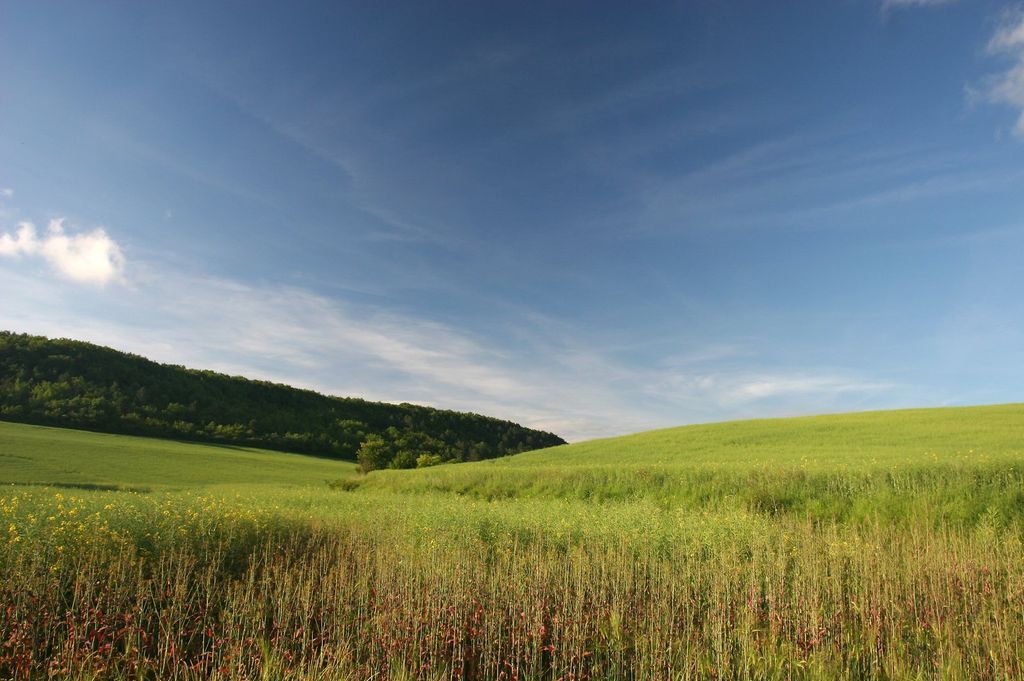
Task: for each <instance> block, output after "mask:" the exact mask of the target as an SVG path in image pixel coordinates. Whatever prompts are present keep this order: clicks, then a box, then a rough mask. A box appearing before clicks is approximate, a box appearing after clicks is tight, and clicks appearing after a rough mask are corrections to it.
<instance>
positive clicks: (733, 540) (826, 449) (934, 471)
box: [0, 405, 1024, 681]
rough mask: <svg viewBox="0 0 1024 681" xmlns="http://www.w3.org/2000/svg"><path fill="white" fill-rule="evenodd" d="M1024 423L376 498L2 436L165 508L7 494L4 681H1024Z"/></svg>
mask: <svg viewBox="0 0 1024 681" xmlns="http://www.w3.org/2000/svg"><path fill="white" fill-rule="evenodd" d="M1022 422H1024V406H1022V405H1001V406H992V407H978V408H967V409H937V410H913V411H894V412H879V413H869V414H846V415H838V416H822V417H810V418H798V419H779V420H772V421H746V422H736V423H726V424H712V425H705V426H692V427H685V428H677V429H670V430H662V431H653V432H649V433H641V434H638V435H634V436H629V437H623V438H614V439H608V440H600V441H592V442H587V443H580V444H577V445H571V446H567V447H562V448H557V449H552V450H548V451H543V452H527V453H524V454H520V455H517V456H513V457H506V458H503V459H497V460H492V461H481V462H476V463H466V464H461V465H459V466H448V465H445V466H436V467H432V468H429V469H426V470H416V471H397V470H396V471H374V472H371V473H370V474H368V475H361V476H356V475H352V472H354V470H355V466H353V465H352V464H346V463H342V462H337V461H326V460H323V459H315V458H312V457H304V456H301V455H289V454H280V453H273V452H255V451H251V450H247V451H238V449H237V448H234V447H224V446H220V447H212V446H209V445H190V444H181V443H173V442H159V441H152V440H145V439H142V438H135V437H127V436H115V435H99V434H95V433H83V432H76V431H66V430H60V429H50V428H42V427H38V426H25V425H16V424H0V455H3V456H0V480H3V479H6V480H11V481H14V482H23V483H31V482H47V483H51V484H54V483H57V484H59V485H62V486H73V487H78V488H82V487H88V486H89V485H98V484H106V485H120V486H123V487H133V486H134V487H138V486H147V487H152V491H151V492H149V493H132V494H128V493H125V492H122V491H110V490H105V489H99V490H92V489H75V490H71V491H69V490H67V489H54V488H53V487H50V488H47V487H40V486H33V485H8V486H3V485H0V612H2V613H6V617H0V638H2V639H3V640H5V641H10V642H12V644H11V645H10V646H8V648H9V650H8V652H7V653H6V654H5V655H0V677H3V678H8V677H11V678H22V677H24V678H36V677H39V678H42V677H46V676H47V675H49V676H51V677H52V676H53V675H54V674H53V670H54V669H58V670H60V669H63V670H65V672H64V675H63V676H61V678H65V677H67V678H71V677H73V678H123V677H124V676H125V675H129V676H130V675H131V673H132V672H133V670H137V669H147V670H155V671H154V675H155V676H156V677H159V678H176V677H178V676H189V677H191V676H203V677H204V678H211V679H229V678H256V677H273V678H281V679H295V680H296V681H303V680H305V679H312V678H351V679H365V678H407V679H421V680H423V681H430V680H432V679H437V678H461V679H467V681H468V680H470V679H496V678H506V677H507V678H521V679H539V678H566V679H568V678H576V679H582V678H590V679H606V678H616V679H624V678H652V679H662V678H666V679H667V678H680V679H683V678H689V679H698V678H700V679H703V678H719V679H751V678H757V679H812V678H813V679H819V678H821V679H825V678H828V679H833V678H843V679H880V678H884V679H930V678H938V677H941V678H949V679H1003V678H1006V679H1009V678H1015V679H1016V678H1024V648H1022V644H1021V642H1022V641H1024V598H1022V597H1021V585H1024V568H1022V566H1024V542H1022V539H1024V438H1022V437H1021V434H1022V433H1021V427H1022ZM330 471H337V472H336V473H334V474H333V475H330V474H329V472H330ZM326 477H333V478H334V479H335V480H339V482H340V483H341V484H336V485H333V486H332V488H328V487H327V486H326V485H324V484H323V482H321V481H322V480H323V479H324V478H326ZM247 483H253V484H247ZM305 483H313V484H305ZM69 593H70V594H74V595H75V598H73V599H69V598H68V597H67V594H69ZM167 613H173V616H171V617H168V615H167ZM112 621H113V622H118V623H119V622H131V623H132V626H130V627H127V626H126V627H120V626H118V627H112V626H110V622H112ZM68 622H71V623H74V625H75V626H74V627H72V626H68V625H67V624H66V623H68ZM122 632H127V633H122ZM311 632H313V633H312V634H311ZM260 637H265V638H263V639H261V638H260ZM254 640H263V641H265V644H264V645H265V646H266V647H265V648H264V651H271V654H268V653H267V652H264V653H263V654H262V655H261V654H259V653H257V654H256V655H252V651H253V641H254ZM285 654H287V657H286V656H285ZM54 660H57V664H59V665H60V666H59V667H58V666H55V665H54V662H53V661H54ZM67 670H71V671H72V672H74V673H71V672H68V671H67ZM126 670H127V671H126ZM505 670H511V672H512V673H509V674H505ZM503 675H504V676H503ZM58 676H60V673H58Z"/></svg>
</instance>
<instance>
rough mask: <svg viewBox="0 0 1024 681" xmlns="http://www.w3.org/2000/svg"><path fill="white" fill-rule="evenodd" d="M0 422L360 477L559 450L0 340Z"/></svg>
mask: <svg viewBox="0 0 1024 681" xmlns="http://www.w3.org/2000/svg"><path fill="white" fill-rule="evenodd" d="M0 419H4V420H9V421H21V422H26V423H37V424H45V425H55V426H67V427H73V428H83V429H87V430H97V431H103V432H111V433H129V434H135V435H149V436H156V437H170V438H178V439H186V440H200V441H211V442H219V443H225V444H235V445H247V446H254V447H266V448H270V449H280V450H285V451H294V452H304V453H311V454H318V455H323V456H331V457H335V458H345V459H355V458H356V456H357V454H358V453H359V452H360V447H361V446H363V444H364V443H367V442H369V445H368V449H372V454H373V456H372V457H369V456H361V457H360V459H361V463H362V464H363V467H364V469H365V470H372V469H374V468H387V467H392V468H412V467H415V466H416V465H417V460H419V462H420V464H421V465H424V464H426V463H434V462H440V461H474V460H480V459H489V458H494V457H498V456H503V455H505V454H514V453H517V452H522V451H526V450H530V449H538V448H541V447H550V446H553V445H558V444H562V443H563V440H562V439H561V438H559V437H558V436H556V435H552V434H551V433H546V432H542V431H537V430H531V429H529V428H524V427H522V426H519V425H517V424H515V423H511V422H509V421H502V420H499V419H494V418H488V417H485V416H479V415H477V414H466V413H460V412H454V411H446V410H440V409H431V408H428V407H421V406H416V405H412V404H385V403H381V402H368V401H366V400H360V399H354V398H339V397H328V396H325V395H321V394H319V393H316V392H313V391H310V390H299V389H296V388H292V387H289V386H285V385H279V384H274V383H268V382H265V381H252V380H248V379H245V378H241V377H237V376H226V375H224V374H218V373H215V372H213V371H197V370H193V369H186V368H184V367H180V366H173V365H166V364H158V363H156V362H152V361H150V360H147V359H145V358H143V357H139V356H137V355H131V354H127V353H123V352H119V351H117V350H113V349H110V348H105V347H101V346H97V345H93V344H90V343H84V342H81V341H73V340H64V339H61V340H51V339H48V338H44V337H41V336H29V335H25V334H14V333H10V332H0Z"/></svg>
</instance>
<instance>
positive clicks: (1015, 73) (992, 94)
mask: <svg viewBox="0 0 1024 681" xmlns="http://www.w3.org/2000/svg"><path fill="white" fill-rule="evenodd" d="M988 52H989V54H991V55H994V56H1002V57H1008V58H1009V59H1010V61H1011V64H1010V67H1009V68H1008V69H1007V70H1006V71H1003V72H1002V73H998V74H995V75H993V76H992V77H990V78H989V79H988V81H987V82H986V83H985V84H984V86H983V87H982V89H981V94H982V95H983V96H984V97H985V98H986V99H988V101H990V102H992V103H994V104H1006V105H1009V106H1011V107H1013V108H1014V109H1016V110H1017V111H1018V118H1017V122H1016V124H1015V125H1014V129H1013V131H1014V134H1015V135H1017V136H1018V137H1021V138H1024V10H1021V9H1017V10H1015V11H1011V12H1007V13H1005V14H1004V15H1003V19H1002V21H1001V22H1000V25H999V27H998V28H997V29H996V32H995V34H994V35H993V36H992V39H991V40H990V41H989V43H988ZM972 91H973V90H972Z"/></svg>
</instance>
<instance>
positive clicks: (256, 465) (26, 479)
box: [0, 423, 356, 489]
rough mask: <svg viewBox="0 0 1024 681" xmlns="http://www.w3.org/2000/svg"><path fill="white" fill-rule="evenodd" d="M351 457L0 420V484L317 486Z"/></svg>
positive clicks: (339, 472) (347, 467)
mask: <svg viewBox="0 0 1024 681" xmlns="http://www.w3.org/2000/svg"><path fill="white" fill-rule="evenodd" d="M355 472H356V467H355V466H354V465H352V464H351V463H347V462H342V461H331V460H328V459H322V458H318V457H311V456H304V455H302V454H287V453H284V452H273V451H267V450H261V449H252V448H248V447H235V446H230V445H209V444H199V443H191V442H175V441H172V440H158V439H154V438H145V437H135V436H130V435H110V434H107V433H91V432H87V431H81V430H70V429H65V428H49V427H45V426H32V425H25V424H20V423H0V485H4V484H9V483H17V484H19V485H26V484H33V485H57V486H67V487H79V488H83V489H89V488H97V489H139V488H144V489H181V488H188V489H194V488H199V487H206V486H211V485H242V484H244V485H252V484H256V485H267V486H274V487H288V486H293V485H323V483H324V481H325V480H328V479H333V478H337V477H339V476H344V475H352V474H355Z"/></svg>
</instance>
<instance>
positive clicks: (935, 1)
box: [882, 0, 959, 9]
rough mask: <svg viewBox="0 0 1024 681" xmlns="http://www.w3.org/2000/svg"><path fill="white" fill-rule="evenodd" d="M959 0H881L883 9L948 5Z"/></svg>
mask: <svg viewBox="0 0 1024 681" xmlns="http://www.w3.org/2000/svg"><path fill="white" fill-rule="evenodd" d="M954 2H959V0H882V8H883V9H892V8H894V7H936V6H938V5H950V4H952V3H954Z"/></svg>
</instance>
